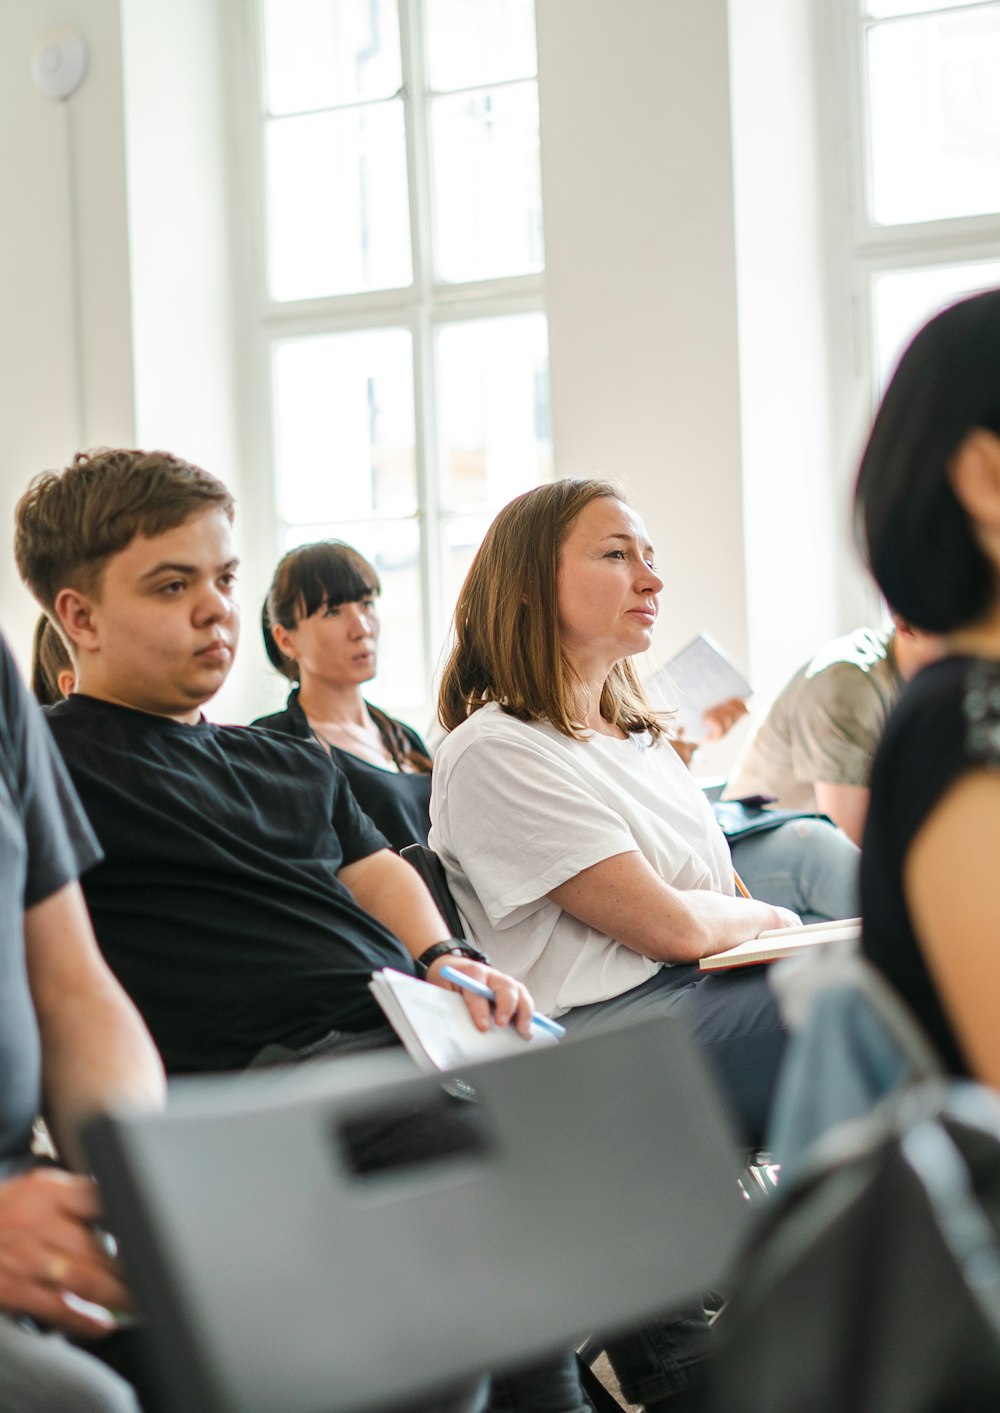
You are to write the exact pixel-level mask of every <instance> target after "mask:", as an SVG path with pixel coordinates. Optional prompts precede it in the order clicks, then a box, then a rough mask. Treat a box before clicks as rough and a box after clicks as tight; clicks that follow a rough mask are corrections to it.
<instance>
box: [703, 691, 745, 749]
mask: <svg viewBox="0 0 1000 1413" xmlns="http://www.w3.org/2000/svg"><path fill="white" fill-rule="evenodd" d="M748 710H749V708H748V707H747V704H746V702H744V701H742V700H741V699H740V698H739V697H730V698H729V700H728V701H725V702H719V703H718V704H717V705H716V706H713V707H709V708H708V710H707V711H705V712H702V720H703V721H704V723H705V734H704V736H703V737H702V740H703V741H717V740H718V739H719V737H720V736H724V735H725V734H726V732H727V731H728V730H730V728H731V727H733V726H735V725H736V723H737V721H739V719H740V717H741V716H746V714H747V711H748Z"/></svg>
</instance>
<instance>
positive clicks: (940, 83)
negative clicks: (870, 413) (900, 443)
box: [854, 0, 1000, 393]
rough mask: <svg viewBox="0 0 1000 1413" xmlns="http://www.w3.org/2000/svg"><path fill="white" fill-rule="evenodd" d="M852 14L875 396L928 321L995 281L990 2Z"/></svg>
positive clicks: (996, 58) (998, 43) (998, 30)
mask: <svg viewBox="0 0 1000 1413" xmlns="http://www.w3.org/2000/svg"><path fill="white" fill-rule="evenodd" d="M856 14H857V20H856V24H857V34H856V39H857V43H856V45H855V46H854V52H855V53H856V55H857V58H858V65H857V76H858V83H857V92H858V93H859V96H860V105H859V111H860V113H861V122H860V125H859V131H860V138H861V141H860V148H861V151H860V153H859V157H860V160H859V162H858V163H857V172H858V176H859V180H858V181H857V183H856V186H857V188H858V189H859V200H858V202H857V206H858V211H859V215H860V219H859V221H858V223H857V229H856V232H855V235H856V253H857V263H858V268H859V270H860V273H861V285H862V289H861V296H862V300H861V302H862V306H863V308H864V309H865V311H866V313H867V327H868V340H867V342H868V348H869V351H870V358H869V367H870V370H871V383H872V387H873V392H875V393H878V392H879V391H881V389H882V388H883V387H884V386H885V383H886V381H887V380H888V377H889V375H890V374H891V372H892V369H893V367H894V365H895V363H896V361H897V359H898V357H899V355H900V353H901V352H902V351H903V349H904V348H905V346H906V344H907V343H908V341H909V339H910V338H911V337H912V335H913V334H914V333H915V332H916V330H917V329H918V328H919V327H920V325H921V324H923V323H924V322H925V321H926V319H928V318H930V317H931V316H932V315H933V314H934V313H936V312H937V311H938V310H940V309H942V308H944V307H945V306H946V305H948V304H950V303H952V302H954V300H956V299H958V298H961V297H962V296H964V295H966V294H972V293H974V292H976V291H978V290H982V289H987V288H990V287H992V286H996V285H1000V259H998V255H997V252H998V250H1000V0H859V3H858V8H857V11H856Z"/></svg>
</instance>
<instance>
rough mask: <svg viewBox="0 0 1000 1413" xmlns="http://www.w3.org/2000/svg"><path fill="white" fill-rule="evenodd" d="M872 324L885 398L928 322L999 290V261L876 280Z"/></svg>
mask: <svg viewBox="0 0 1000 1413" xmlns="http://www.w3.org/2000/svg"><path fill="white" fill-rule="evenodd" d="M872 284H873V298H872V309H873V322H874V328H875V350H876V368H877V372H878V380H879V382H878V385H879V391H880V392H881V391H882V390H883V389H884V388H885V386H886V384H887V383H888V381H889V378H890V376H891V374H892V371H893V369H894V368H895V366H896V364H897V363H898V362H899V359H900V356H901V355H902V353H903V350H904V349H905V348H906V346H907V344H908V343H909V342H910V340H911V339H912V337H913V335H914V334H915V333H916V332H917V331H918V329H920V328H921V327H922V326H923V325H924V324H925V323H926V322H927V320H928V319H930V318H932V317H933V316H934V315H935V314H937V313H938V312H939V311H940V310H942V309H944V308H946V307H947V305H949V304H954V303H955V301H956V300H958V299H962V298H964V297H965V296H966V295H967V294H978V293H979V292H980V291H981V290H984V289H992V288H993V287H994V286H1000V260H989V261H987V260H979V261H972V262H966V263H963V264H961V265H938V266H935V267H934V268H933V269H925V270H895V271H892V272H890V273H886V274H882V275H876V276H875V277H874V279H873V281H872Z"/></svg>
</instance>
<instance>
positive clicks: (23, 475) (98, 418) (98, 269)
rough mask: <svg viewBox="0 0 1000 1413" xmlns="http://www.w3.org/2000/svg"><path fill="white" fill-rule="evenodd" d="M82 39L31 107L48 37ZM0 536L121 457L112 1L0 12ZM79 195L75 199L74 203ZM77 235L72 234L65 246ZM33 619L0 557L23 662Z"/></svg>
mask: <svg viewBox="0 0 1000 1413" xmlns="http://www.w3.org/2000/svg"><path fill="white" fill-rule="evenodd" d="M64 25H70V26H72V27H73V28H75V29H76V30H78V31H79V33H80V34H82V35H83V36H84V38H85V39H86V41H87V45H88V48H89V51H90V71H89V73H88V75H87V78H86V79H85V81H84V83H83V85H82V87H81V88H80V89H79V90H78V91H77V93H75V94H74V95H73V96H72V97H71V98H70V99H69V100H68V101H67V102H65V103H55V102H52V101H51V100H50V99H46V98H43V97H42V96H41V95H40V94H38V93H37V92H36V91H35V89H34V87H33V85H32V82H31V78H30V75H29V64H30V61H31V57H32V54H33V53H34V50H35V47H36V44H37V42H38V40H39V39H40V38H41V36H42V35H43V34H45V33H46V32H47V31H49V30H50V29H52V28H54V27H56V26H64ZM0 187H2V190H3V192H4V194H5V195H4V214H3V219H2V220H0V525H2V527H3V529H2V535H3V543H4V545H5V546H7V547H9V546H10V543H11V540H12V536H13V512H14V505H15V503H16V501H17V499H18V497H19V496H20V494H21V492H22V491H23V490H24V488H25V486H26V485H27V483H28V481H29V480H30V479H31V477H32V476H33V475H34V474H35V473H36V472H38V471H42V470H45V469H47V468H49V467H60V466H63V465H65V463H66V461H67V460H68V459H69V458H70V457H71V456H72V455H73V453H74V452H75V451H76V450H77V449H78V448H79V447H80V446H89V445H94V444H97V443H101V442H106V443H111V444H123V443H124V444H126V445H127V444H129V443H130V442H131V441H132V438H133V434H134V428H133V417H132V372H131V358H132V350H131V331H130V322H129V289H128V279H129V266H128V242H127V234H126V221H125V164H124V147H123V118H122V93H121V57H120V45H119V28H118V4H117V0H58V3H55V0H53V3H49V0H8V2H7V3H6V4H5V5H4V7H3V9H2V10H0ZM74 196H75V200H74ZM74 232H75V235H74ZM35 613H36V610H35V606H34V603H33V601H32V600H31V598H30V597H29V595H28V594H27V592H26V591H25V590H24V589H23V588H22V586H21V583H20V580H19V578H18V576H17V571H16V569H15V567H14V564H13V560H12V557H11V555H10V553H9V552H8V553H4V554H0V625H2V627H3V629H4V630H5V632H7V634H8V635H9V637H10V639H11V641H12V644H13V647H14V649H15V652H16V653H17V654H18V656H19V657H20V659H21V661H22V664H25V665H26V663H27V652H28V648H29V644H30V636H31V627H32V624H33V622H34V618H35Z"/></svg>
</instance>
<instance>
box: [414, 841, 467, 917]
mask: <svg viewBox="0 0 1000 1413" xmlns="http://www.w3.org/2000/svg"><path fill="white" fill-rule="evenodd" d="M399 857H400V858H401V859H405V860H406V862H407V863H408V864H409V865H410V866H411V868H415V869H416V870H417V872H418V873H419V874H420V877H421V878H422V879H423V881H424V883H425V885H426V887H427V891H428V892H429V893H430V895H431V897H432V898H433V899H434V901H435V903H436V904H437V908H438V912H439V913H440V914H441V916H442V917H443V918H444V920H445V924H446V925H447V928H448V931H449V932H450V933H451V935H452V937H464V936H465V923H464V922H463V921H462V914H461V913H460V912H459V911H458V904H457V903H456V902H455V899H454V898H453V897H452V895H451V889H450V888H449V887H448V875H447V874H446V873H445V871H444V864H443V863H442V862H441V860H440V859H439V858H438V856H437V854H436V853H435V852H434V850H433V849H429V848H428V847H427V845H426V844H407V845H406V846H405V848H402V849H400V851H399Z"/></svg>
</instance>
